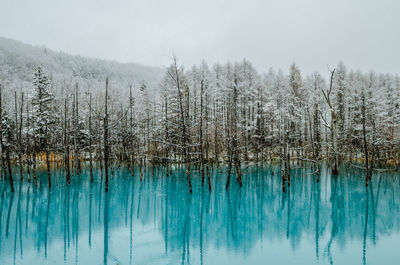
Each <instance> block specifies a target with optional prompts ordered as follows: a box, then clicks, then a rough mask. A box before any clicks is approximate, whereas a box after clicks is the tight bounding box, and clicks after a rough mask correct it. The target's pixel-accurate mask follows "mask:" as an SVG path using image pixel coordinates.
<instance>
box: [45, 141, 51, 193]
mask: <svg viewBox="0 0 400 265" xmlns="http://www.w3.org/2000/svg"><path fill="white" fill-rule="evenodd" d="M46 165H47V178H48V181H49V189H51V178H50V161H49V146H48V143H46Z"/></svg>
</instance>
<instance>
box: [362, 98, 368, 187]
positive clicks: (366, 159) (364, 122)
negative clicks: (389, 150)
mask: <svg viewBox="0 0 400 265" xmlns="http://www.w3.org/2000/svg"><path fill="white" fill-rule="evenodd" d="M361 100H362V106H361V112H362V113H361V114H362V131H363V142H364V155H365V169H366V171H367V172H366V174H365V186H368V179H369V169H368V145H367V133H366V129H365V124H366V113H365V104H366V103H365V94H364V92H362V95H361Z"/></svg>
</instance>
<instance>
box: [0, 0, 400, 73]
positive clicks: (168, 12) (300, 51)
mask: <svg viewBox="0 0 400 265" xmlns="http://www.w3.org/2000/svg"><path fill="white" fill-rule="evenodd" d="M0 35H1V36H3V37H7V38H12V39H16V40H21V41H23V42H26V43H30V44H34V45H44V46H46V47H48V48H51V49H54V50H56V51H58V50H62V51H65V52H68V53H72V54H80V55H83V56H90V57H97V58H104V59H112V60H116V61H120V62H130V61H133V62H139V63H143V64H147V65H154V66H161V65H168V64H169V63H170V57H171V56H170V55H171V54H172V52H174V53H175V54H176V55H177V56H178V58H179V60H180V62H182V63H184V64H185V65H186V66H187V67H189V66H190V65H192V64H195V63H200V61H201V60H202V59H205V60H206V61H207V62H209V63H213V62H216V61H219V62H226V61H235V60H241V59H242V58H247V59H249V60H250V61H251V62H252V63H253V64H254V65H255V66H256V67H257V68H258V69H259V70H262V71H266V70H267V69H268V68H269V67H273V68H275V69H277V68H282V69H284V70H285V71H287V69H288V68H289V65H290V63H292V62H293V61H295V62H297V64H298V65H299V66H300V67H301V69H302V71H303V72H305V73H310V72H312V71H314V70H318V71H321V72H322V73H323V72H324V71H327V67H326V66H327V64H329V65H331V66H332V65H336V64H337V63H338V62H339V61H343V62H344V63H345V65H346V66H348V68H357V69H361V70H364V71H367V70H370V69H374V70H376V71H379V72H391V73H398V72H400V51H399V49H400V1H399V0H373V1H372V0H331V1H327V0H264V1H262V0H243V1H239V0H197V1H191V0H142V1H139V0H0Z"/></svg>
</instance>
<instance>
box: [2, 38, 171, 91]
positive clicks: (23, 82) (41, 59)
mask: <svg viewBox="0 0 400 265" xmlns="http://www.w3.org/2000/svg"><path fill="white" fill-rule="evenodd" d="M37 66H41V67H42V68H44V70H45V71H46V72H47V73H48V75H49V76H50V78H51V79H52V80H53V81H55V82H65V80H69V81H73V82H75V81H76V82H83V83H88V82H89V83H91V84H92V85H96V84H98V83H99V82H104V80H105V78H106V77H109V78H110V80H111V82H112V84H113V86H114V87H118V89H121V90H124V92H125V91H126V89H127V88H128V87H129V85H132V86H133V87H134V88H135V89H137V87H138V86H139V85H140V84H142V83H145V84H146V85H147V86H148V87H149V88H150V89H151V90H153V91H154V90H155V89H156V88H157V87H158V83H159V81H160V79H161V76H162V73H163V71H162V69H161V68H158V67H150V66H144V65H141V64H137V63H118V62H114V61H107V60H101V59H93V58H86V57H82V56H73V55H69V54H66V53H64V52H55V51H52V50H50V49H47V48H44V47H37V46H32V45H29V44H25V43H22V42H20V41H15V40H11V39H7V38H3V37H0V82H3V83H6V84H9V86H17V87H21V86H24V87H26V86H30V85H31V83H32V73H33V70H34V68H35V67H37Z"/></svg>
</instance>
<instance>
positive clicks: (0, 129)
mask: <svg viewBox="0 0 400 265" xmlns="http://www.w3.org/2000/svg"><path fill="white" fill-rule="evenodd" d="M2 90H3V86H2V85H1V84H0V148H1V154H0V155H1V177H3V178H5V176H6V170H5V163H4V144H3V122H2V121H3V108H2V102H3V100H2Z"/></svg>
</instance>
